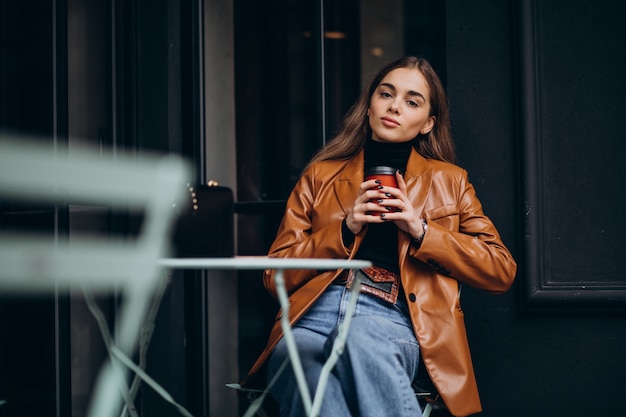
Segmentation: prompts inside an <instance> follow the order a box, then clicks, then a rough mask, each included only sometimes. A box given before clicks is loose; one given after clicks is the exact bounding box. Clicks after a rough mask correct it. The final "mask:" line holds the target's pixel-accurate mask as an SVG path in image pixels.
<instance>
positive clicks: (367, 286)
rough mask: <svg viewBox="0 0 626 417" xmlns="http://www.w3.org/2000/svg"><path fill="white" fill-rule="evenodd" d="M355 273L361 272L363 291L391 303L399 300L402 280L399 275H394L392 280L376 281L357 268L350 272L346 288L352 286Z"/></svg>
mask: <svg viewBox="0 0 626 417" xmlns="http://www.w3.org/2000/svg"><path fill="white" fill-rule="evenodd" d="M355 274H359V279H360V281H361V292H364V293H367V294H370V295H373V296H375V297H378V298H380V299H382V300H385V301H387V302H389V303H391V304H395V303H396V301H398V293H399V289H400V288H399V287H400V280H399V279H398V277H397V275H396V276H394V279H393V280H391V281H390V280H386V281H375V280H374V279H372V278H371V277H370V276H369V275H368V274H366V273H365V272H364V271H362V270H360V269H357V270H354V269H351V270H350V271H349V272H348V279H347V281H346V288H350V287H351V286H352V282H354V278H355ZM391 274H393V273H391Z"/></svg>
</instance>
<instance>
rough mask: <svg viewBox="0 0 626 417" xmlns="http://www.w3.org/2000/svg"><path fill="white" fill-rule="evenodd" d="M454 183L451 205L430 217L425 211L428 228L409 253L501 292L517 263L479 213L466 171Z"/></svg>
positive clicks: (460, 278) (439, 269)
mask: <svg viewBox="0 0 626 417" xmlns="http://www.w3.org/2000/svg"><path fill="white" fill-rule="evenodd" d="M456 185H457V187H458V188H457V189H456V192H455V194H457V195H458V200H457V202H456V204H455V205H450V206H446V207H445V208H444V207H442V209H443V210H433V211H432V212H431V213H430V215H433V218H429V213H428V212H425V215H426V217H427V221H428V231H427V233H426V234H425V235H424V239H423V241H422V243H421V245H420V246H419V249H418V248H417V247H414V246H413V245H412V246H411V249H410V252H409V255H410V256H412V257H414V258H417V259H419V260H420V261H422V262H424V263H426V264H428V265H430V266H431V267H433V268H434V269H435V270H436V271H437V272H438V273H440V274H442V275H446V276H450V277H452V278H455V279H457V280H458V281H460V282H462V283H465V284H468V285H470V286H472V287H475V288H479V289H482V290H486V291H490V292H493V293H502V292H505V291H507V290H508V289H509V288H510V287H511V285H512V284H513V280H514V279H515V274H516V271H517V264H516V262H515V260H514V259H513V257H512V255H511V253H510V252H509V250H508V249H507V248H506V247H505V245H504V243H503V242H502V240H501V238H500V235H499V234H498V231H497V230H496V228H495V226H494V225H493V223H492V222H491V220H490V219H489V218H488V217H487V216H486V215H485V214H484V213H483V209H482V205H481V203H480V201H479V200H478V197H477V196H476V191H475V189H474V187H473V186H472V184H471V183H470V182H469V181H468V179H467V172H466V171H463V174H462V175H461V176H460V179H459V180H458V181H457V182H456ZM451 225H454V226H453V227H450V226H451Z"/></svg>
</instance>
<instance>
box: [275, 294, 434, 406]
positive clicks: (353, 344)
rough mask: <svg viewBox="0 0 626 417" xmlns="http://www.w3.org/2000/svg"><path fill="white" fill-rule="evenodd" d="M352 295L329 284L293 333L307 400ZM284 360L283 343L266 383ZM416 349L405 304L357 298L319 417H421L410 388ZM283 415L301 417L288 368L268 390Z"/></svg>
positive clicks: (297, 393)
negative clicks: (344, 342)
mask: <svg viewBox="0 0 626 417" xmlns="http://www.w3.org/2000/svg"><path fill="white" fill-rule="evenodd" d="M349 297H350V290H348V289H346V288H345V287H343V286H340V285H331V286H330V287H329V288H328V289H327V290H326V291H325V292H324V294H322V296H321V297H320V298H319V300H318V301H317V302H316V303H315V305H314V306H313V307H312V308H311V309H310V310H309V311H308V312H307V313H306V314H305V315H304V316H303V317H302V318H301V319H300V320H299V321H298V322H297V323H296V324H295V325H294V327H293V334H294V338H295V341H296V346H297V347H298V352H299V354H300V358H301V360H302V366H303V368H304V373H305V377H306V380H307V384H308V386H309V391H310V393H311V397H313V395H314V393H315V389H316V387H317V382H318V379H319V375H320V372H321V369H322V366H323V365H324V362H325V361H326V359H327V358H328V355H329V354H330V351H331V348H332V344H333V341H334V338H335V336H336V332H337V326H338V324H339V323H341V322H342V320H343V318H344V316H345V311H346V308H347V305H348V299H349ZM287 356H288V351H287V344H286V343H285V340H284V339H282V340H281V341H280V342H279V343H278V345H277V346H276V348H275V349H274V351H273V352H272V355H271V357H270V359H269V363H268V372H267V373H268V377H267V378H268V380H270V379H271V378H272V377H273V376H274V374H275V373H276V371H277V370H278V368H279V367H280V365H281V364H282V363H283V361H284V360H285V358H286V357H287ZM418 363H419V345H418V343H417V340H416V338H415V335H414V333H413V327H412V325H411V320H410V318H409V314H408V309H407V305H406V302H404V301H400V300H399V301H398V302H397V303H396V304H390V303H388V302H386V301H383V300H381V299H379V298H376V297H374V296H371V295H369V294H363V293H361V294H359V298H358V301H357V305H356V311H355V314H354V317H353V319H352V324H351V326H350V330H349V332H348V338H347V342H346V346H345V350H344V352H343V354H342V355H341V356H340V358H339V361H338V362H337V364H336V365H335V367H334V368H333V371H332V373H331V375H330V377H329V379H328V385H327V386H326V391H325V392H324V401H323V402H322V408H321V412H320V416H322V417H327V416H334V417H335V416H336V417H342V416H360V417H370V416H371V417H381V416H393V417H404V416H407V417H408V416H410V417H421V415H422V413H421V410H420V406H419V404H418V402H417V399H416V397H415V393H414V392H413V389H412V387H411V383H412V381H413V379H414V378H415V376H416V375H417V367H418ZM271 394H272V395H273V396H274V397H275V398H276V400H278V403H279V404H280V413H281V416H283V417H297V416H305V415H306V412H305V410H304V406H303V403H302V400H301V398H300V393H299V390H298V385H297V382H296V378H295V375H294V373H293V371H292V368H291V367H290V366H288V367H287V368H286V369H285V371H284V372H283V373H282V375H281V376H280V377H279V379H278V381H277V382H276V383H275V385H274V386H273V387H272V389H271Z"/></svg>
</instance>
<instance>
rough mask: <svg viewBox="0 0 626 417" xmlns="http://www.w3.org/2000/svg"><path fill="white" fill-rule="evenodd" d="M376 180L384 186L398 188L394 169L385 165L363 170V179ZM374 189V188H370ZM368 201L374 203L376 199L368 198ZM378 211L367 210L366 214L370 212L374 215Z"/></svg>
mask: <svg viewBox="0 0 626 417" xmlns="http://www.w3.org/2000/svg"><path fill="white" fill-rule="evenodd" d="M369 180H378V181H380V185H382V186H384V187H393V188H398V180H397V179H396V169H395V168H392V167H387V166H375V167H371V168H369V169H368V170H367V171H365V181H369ZM372 189H373V190H375V189H376V188H372ZM369 202H370V203H375V202H376V200H370V201H369ZM380 213H381V212H379V211H376V212H371V211H368V212H367V213H366V214H372V215H374V216H380Z"/></svg>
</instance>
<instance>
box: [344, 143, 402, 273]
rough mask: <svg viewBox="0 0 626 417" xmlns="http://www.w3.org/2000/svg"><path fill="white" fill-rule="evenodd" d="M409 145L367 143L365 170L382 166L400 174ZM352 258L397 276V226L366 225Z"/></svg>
mask: <svg viewBox="0 0 626 417" xmlns="http://www.w3.org/2000/svg"><path fill="white" fill-rule="evenodd" d="M412 145H413V141H409V142H401V143H381V142H375V141H374V140H372V139H369V140H368V141H367V142H366V143H365V167H364V168H365V170H367V169H368V168H370V167H373V166H378V165H384V166H390V167H393V168H395V169H397V170H400V172H404V171H405V170H406V163H407V161H408V159H409V155H410V153H411V146H412ZM356 258H357V259H367V260H369V261H371V262H372V263H373V264H374V265H376V266H380V267H382V268H385V269H387V270H389V271H393V272H395V273H399V272H400V267H399V265H398V228H397V226H396V225H395V224H394V223H392V222H390V223H381V224H378V223H370V224H369V225H368V229H367V234H366V235H365V239H364V240H363V243H362V244H361V246H360V247H359V251H358V253H357V254H356Z"/></svg>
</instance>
